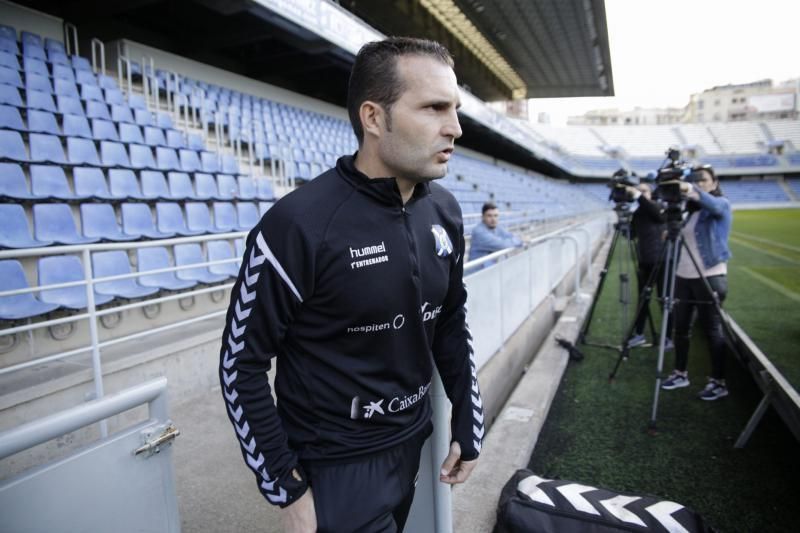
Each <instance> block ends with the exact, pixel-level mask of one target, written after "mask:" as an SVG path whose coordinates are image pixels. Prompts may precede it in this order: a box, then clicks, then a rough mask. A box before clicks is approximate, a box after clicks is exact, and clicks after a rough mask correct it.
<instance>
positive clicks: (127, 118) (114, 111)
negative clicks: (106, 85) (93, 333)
mask: <svg viewBox="0 0 800 533" xmlns="http://www.w3.org/2000/svg"><path fill="white" fill-rule="evenodd" d="M111 120H113V121H114V122H124V123H126V124H134V121H133V113H131V108H130V107H128V106H127V105H113V104H112V105H111Z"/></svg>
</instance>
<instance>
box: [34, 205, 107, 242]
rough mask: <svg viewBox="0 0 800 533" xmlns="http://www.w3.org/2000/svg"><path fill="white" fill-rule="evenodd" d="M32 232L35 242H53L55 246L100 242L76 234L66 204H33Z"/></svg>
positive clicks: (76, 230)
mask: <svg viewBox="0 0 800 533" xmlns="http://www.w3.org/2000/svg"><path fill="white" fill-rule="evenodd" d="M33 231H34V236H35V237H36V239H37V240H40V241H53V242H55V243H57V244H88V243H93V242H97V241H99V240H100V239H98V238H97V237H86V236H83V235H80V234H79V233H78V229H77V228H76V227H75V220H74V219H73V218H72V209H70V207H69V205H67V204H35V205H34V206H33Z"/></svg>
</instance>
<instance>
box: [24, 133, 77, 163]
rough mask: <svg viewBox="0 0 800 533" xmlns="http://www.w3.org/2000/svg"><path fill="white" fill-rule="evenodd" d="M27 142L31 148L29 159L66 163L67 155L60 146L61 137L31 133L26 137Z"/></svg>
mask: <svg viewBox="0 0 800 533" xmlns="http://www.w3.org/2000/svg"><path fill="white" fill-rule="evenodd" d="M28 143H29V146H30V149H31V155H30V160H31V161H36V162H42V163H56V164H59V165H66V164H68V162H67V156H65V155H64V148H63V147H62V146H61V139H59V138H58V137H56V136H55V135H44V134H41V133H31V134H30V136H29V137H28Z"/></svg>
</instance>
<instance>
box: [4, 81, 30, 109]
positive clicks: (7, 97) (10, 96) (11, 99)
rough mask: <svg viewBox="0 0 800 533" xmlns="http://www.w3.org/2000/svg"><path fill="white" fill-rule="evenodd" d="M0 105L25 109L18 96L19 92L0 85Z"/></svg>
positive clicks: (9, 86) (10, 87)
mask: <svg viewBox="0 0 800 533" xmlns="http://www.w3.org/2000/svg"><path fill="white" fill-rule="evenodd" d="M0 104H6V105H13V106H14V107H25V106H24V104H23V103H22V98H21V97H20V95H19V90H17V88H16V87H12V86H11V85H0Z"/></svg>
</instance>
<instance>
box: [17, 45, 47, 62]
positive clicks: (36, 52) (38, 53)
mask: <svg viewBox="0 0 800 533" xmlns="http://www.w3.org/2000/svg"><path fill="white" fill-rule="evenodd" d="M22 57H30V58H31V59H38V60H39V61H47V54H45V53H44V48H42V47H41V46H37V45H32V44H31V43H29V42H28V43H22Z"/></svg>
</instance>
